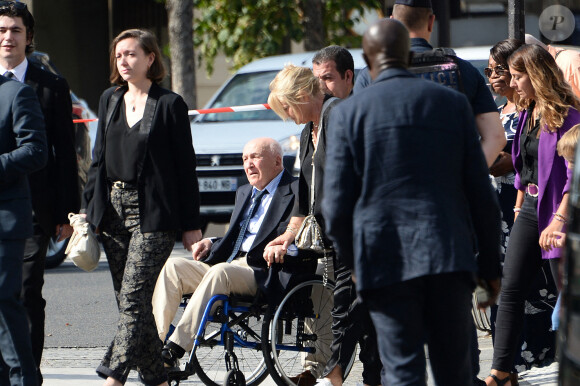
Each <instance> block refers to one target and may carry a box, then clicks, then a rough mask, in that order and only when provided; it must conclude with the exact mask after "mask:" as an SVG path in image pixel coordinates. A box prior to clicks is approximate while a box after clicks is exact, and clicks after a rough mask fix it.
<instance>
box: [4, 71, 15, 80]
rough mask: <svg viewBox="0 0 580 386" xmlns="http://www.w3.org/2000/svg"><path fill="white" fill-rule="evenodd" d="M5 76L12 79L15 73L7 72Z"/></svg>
mask: <svg viewBox="0 0 580 386" xmlns="http://www.w3.org/2000/svg"><path fill="white" fill-rule="evenodd" d="M4 76H5V77H7V78H8V79H12V78H14V73H13V72H12V71H6V72H5V73H4Z"/></svg>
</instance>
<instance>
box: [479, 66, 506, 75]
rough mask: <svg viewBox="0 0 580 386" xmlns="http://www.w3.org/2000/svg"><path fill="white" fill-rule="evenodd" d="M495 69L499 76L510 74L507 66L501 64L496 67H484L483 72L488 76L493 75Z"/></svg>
mask: <svg viewBox="0 0 580 386" xmlns="http://www.w3.org/2000/svg"><path fill="white" fill-rule="evenodd" d="M494 71H495V73H496V74H497V76H503V75H509V70H508V69H507V68H505V67H504V66H502V65H501V64H498V65H497V66H495V67H486V68H484V69H483V73H484V74H485V76H487V77H488V78H489V77H491V74H492V72H494Z"/></svg>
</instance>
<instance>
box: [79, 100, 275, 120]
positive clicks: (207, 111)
mask: <svg viewBox="0 0 580 386" xmlns="http://www.w3.org/2000/svg"><path fill="white" fill-rule="evenodd" d="M260 110H270V106H269V105H268V104H267V103H260V104H257V105H244V106H231V107H216V108H213V109H201V110H189V111H188V112H187V114H188V115H200V114H211V113H237V112H240V111H260ZM97 120H98V119H97V118H93V119H73V123H87V122H94V121H97Z"/></svg>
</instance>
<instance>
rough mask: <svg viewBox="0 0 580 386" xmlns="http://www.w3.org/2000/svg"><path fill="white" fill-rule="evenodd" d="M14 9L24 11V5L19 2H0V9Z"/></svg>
mask: <svg viewBox="0 0 580 386" xmlns="http://www.w3.org/2000/svg"><path fill="white" fill-rule="evenodd" d="M10 6H12V7H14V8H15V9H26V3H22V2H20V1H0V8H8V7H10Z"/></svg>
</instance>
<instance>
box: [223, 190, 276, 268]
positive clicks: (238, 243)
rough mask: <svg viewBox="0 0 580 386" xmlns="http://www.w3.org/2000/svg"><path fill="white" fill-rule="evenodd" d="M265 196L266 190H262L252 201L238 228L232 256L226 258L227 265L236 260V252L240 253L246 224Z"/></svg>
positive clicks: (246, 227)
mask: <svg viewBox="0 0 580 386" xmlns="http://www.w3.org/2000/svg"><path fill="white" fill-rule="evenodd" d="M266 194H268V191H267V190H266V189H264V190H262V191H261V192H259V193H258V194H256V196H255V197H254V201H253V202H252V206H250V213H249V214H248V216H247V217H246V218H245V219H244V222H243V223H242V226H240V233H239V234H238V238H237V239H236V243H235V244H234V249H233V251H232V254H231V255H230V257H229V258H228V261H227V262H228V263H230V262H232V261H233V260H234V259H235V258H236V255H237V254H238V252H239V251H240V248H241V247H242V242H243V241H244V235H245V234H246V230H247V229H248V224H250V220H251V219H252V217H254V215H255V214H256V210H258V207H259V206H260V201H262V197H264V195H266Z"/></svg>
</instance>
